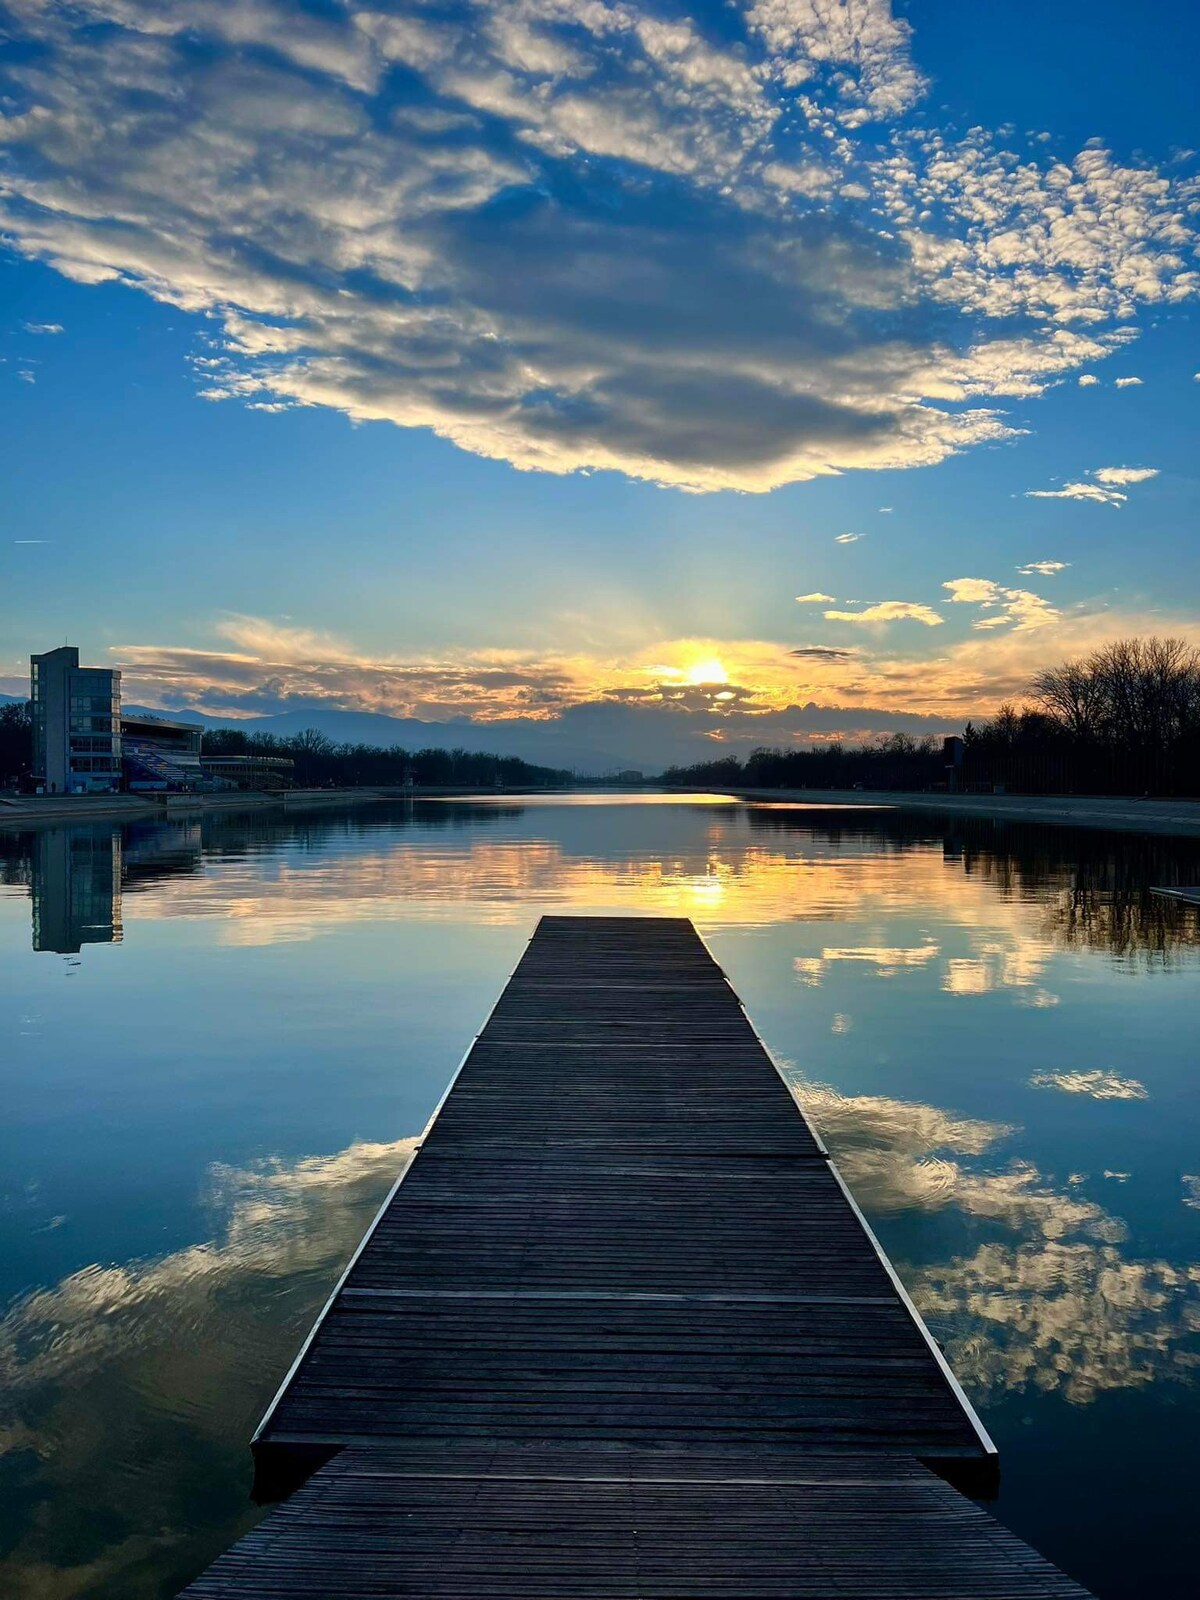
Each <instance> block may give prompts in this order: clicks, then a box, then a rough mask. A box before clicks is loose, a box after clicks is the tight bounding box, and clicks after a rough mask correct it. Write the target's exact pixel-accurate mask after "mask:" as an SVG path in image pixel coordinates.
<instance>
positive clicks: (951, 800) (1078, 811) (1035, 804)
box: [723, 789, 1200, 837]
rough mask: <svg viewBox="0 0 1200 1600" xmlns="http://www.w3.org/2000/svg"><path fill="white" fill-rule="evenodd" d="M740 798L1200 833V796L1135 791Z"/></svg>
mask: <svg viewBox="0 0 1200 1600" xmlns="http://www.w3.org/2000/svg"><path fill="white" fill-rule="evenodd" d="M723 792H725V793H728V794H732V795H734V796H736V798H737V799H739V800H753V801H756V802H758V803H760V804H765V805H771V804H774V805H795V804H799V805H809V806H864V807H870V806H887V807H889V808H894V809H898V810H902V811H928V812H933V813H935V814H936V815H938V816H941V817H983V818H991V819H992V820H994V821H996V822H1058V823H1063V824H1065V825H1067V826H1068V827H1072V828H1111V829H1116V830H1117V831H1119V832H1122V833H1161V834H1175V835H1178V836H1180V837H1186V836H1193V837H1194V836H1196V835H1200V800H1178V799H1153V798H1150V797H1146V798H1139V797H1137V796H1133V795H1003V794H953V795H952V794H916V793H909V792H906V791H904V790H880V791H878V792H876V791H873V790H865V789H729V790H726V791H723Z"/></svg>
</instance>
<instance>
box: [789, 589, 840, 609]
mask: <svg viewBox="0 0 1200 1600" xmlns="http://www.w3.org/2000/svg"><path fill="white" fill-rule="evenodd" d="M796 599H797V600H798V601H799V602H800V604H801V605H802V606H807V605H821V606H823V605H833V604H834V602H835V601H836V599H837V596H836V595H832V594H821V593H820V592H819V591H818V590H814V591H813V593H812V594H798V595H797V596H796Z"/></svg>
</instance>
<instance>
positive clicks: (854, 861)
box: [0, 795, 1200, 1600]
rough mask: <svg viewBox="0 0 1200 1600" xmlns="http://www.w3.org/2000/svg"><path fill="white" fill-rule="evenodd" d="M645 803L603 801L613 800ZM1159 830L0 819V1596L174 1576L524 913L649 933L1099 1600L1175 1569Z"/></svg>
mask: <svg viewBox="0 0 1200 1600" xmlns="http://www.w3.org/2000/svg"><path fill="white" fill-rule="evenodd" d="M648 801H649V802H652V803H647V802H648ZM1198 883H1200V841H1190V840H1171V839H1168V838H1140V837H1137V836H1134V835H1130V834H1106V833H1099V832H1090V831H1087V830H1072V829H1067V828H1048V827H1047V828H1039V827H1035V826H1026V825H1015V824H1011V823H1010V824H1003V823H993V822H987V821H982V820H980V819H968V820H957V821H956V820H953V819H950V818H946V819H943V818H939V817H936V816H931V815H928V814H904V813H899V812H895V811H889V810H886V809H871V808H866V807H864V808H861V809H860V808H845V809H839V810H828V809H825V808H806V807H803V806H795V807H792V806H778V805H776V806H752V805H745V804H741V803H736V802H730V801H727V800H725V799H724V798H723V797H720V796H704V795H698V796H674V797H664V796H630V797H619V796H598V795H586V796H557V797H549V796H539V797H536V799H533V798H531V799H530V800H528V801H524V800H519V799H513V798H511V797H506V798H500V797H492V796H489V797H486V798H483V799H475V800H470V801H463V802H432V801H430V802H420V801H417V802H408V803H405V802H396V803H395V804H381V805H378V806H368V807H358V808H355V809H352V810H345V811H326V810H323V811H318V812H313V813H311V814H307V815H286V816H285V815H282V814H278V813H277V814H270V813H263V812H247V813H240V814H236V815H214V816H208V817H204V818H197V819H194V820H177V821H171V822H165V823H154V822H144V823H136V824H127V825H125V826H123V827H119V826H110V825H91V826H88V827H72V828H55V829H47V830H43V831H39V832H29V833H25V834H14V833H8V834H5V833H2V832H0V1103H2V1104H3V1108H4V1110H3V1117H2V1119H0V1307H3V1320H2V1321H0V1386H2V1389H3V1397H2V1398H0V1592H3V1594H4V1595H5V1596H6V1597H7V1596H12V1597H13V1600H73V1597H76V1596H89V1597H91V1596H97V1597H99V1596H103V1597H116V1596H121V1597H134V1600H150V1597H154V1600H157V1597H163V1596H170V1595H173V1594H174V1593H175V1592H176V1590H177V1589H179V1588H180V1587H181V1586H182V1585H183V1584H184V1583H185V1582H186V1581H187V1580H188V1579H189V1578H191V1577H192V1576H194V1575H195V1574H196V1573H197V1572H198V1571H199V1570H200V1569H201V1568H202V1567H203V1566H204V1565H205V1564H206V1563H207V1562H208V1561H209V1560H211V1559H212V1558H213V1557H214V1556H215V1555H216V1554H217V1553H218V1552H219V1551H220V1550H222V1549H223V1548H224V1547H225V1546H226V1545H227V1544H228V1543H230V1542H231V1541H232V1540H233V1539H234V1538H235V1537H237V1536H238V1535H239V1534H240V1533H241V1532H243V1531H244V1530H245V1529H246V1528H248V1527H249V1526H250V1525H251V1524H252V1523H253V1522H254V1521H255V1520H256V1518H257V1516H258V1515H259V1513H258V1512H257V1511H256V1510H255V1509H254V1508H253V1507H252V1506H251V1505H250V1504H249V1502H248V1499H247V1494H248V1488H249V1482H250V1457H249V1450H248V1441H249V1437H250V1434H251V1432H252V1431H253V1428H254V1426H255V1423H256V1422H257V1420H258V1418H259V1416H260V1415H261V1413H262V1411H263V1409H264V1408H265V1406H266V1404H267V1402H268V1401H269V1399H270V1397H271V1395H272V1394H273V1393H274V1391H275V1388H276V1387H277V1385H278V1383H279V1381H280V1379H281V1378H282V1377H283V1374H284V1372H285V1371H286V1369H287V1367H288V1364H289V1363H290V1361H291V1359H292V1356H293V1355H294V1353H295V1350H296V1348H297V1346H298V1344H299V1342H300V1340H301V1339H302V1337H303V1335H304V1333H305V1332H306V1331H307V1329H308V1326H309V1325H310V1323H311V1321H312V1319H313V1317H314V1316H315V1314H316V1312H317V1310H318V1308H319V1306H320V1305H321V1303H322V1302H323V1300H324V1299H325V1296H326V1295H327V1294H328V1292H329V1289H330V1288H331V1287H332V1284H333V1282H334V1281H335V1279H336V1278H337V1276H338V1274H339V1272H340V1270H341V1268H342V1266H343V1265H344V1263H345V1260H346V1258H347V1257H348V1255H349V1253H350V1251H351V1250H352V1249H353V1247H354V1245H355V1244H356V1243H357V1241H358V1239H359V1237H360V1236H361V1234H362V1232H363V1230H364V1228H365V1227H366V1225H367V1223H368V1222H369V1220H370V1218H371V1216H372V1215H373V1213H374V1211H375V1209H376V1207H377V1206H378V1204H379V1202H380V1200H381V1199H382V1198H383V1196H384V1194H385V1193H386V1192H387V1190H388V1188H389V1187H390V1185H391V1183H392V1182H393V1180H394V1178H395V1176H396V1174H397V1172H398V1170H399V1169H400V1167H401V1166H402V1165H403V1162H404V1161H405V1159H406V1158H407V1155H408V1153H409V1151H410V1150H411V1147H412V1143H413V1141H414V1138H415V1136H416V1135H417V1134H418V1133H419V1132H420V1130H421V1128H422V1127H423V1126H424V1124H425V1122H426V1120H427V1118H428V1117H429V1115H430V1113H431V1111H432V1110H433V1108H434V1106H435V1105H436V1103H437V1101H438V1099H439V1097H440V1096H441V1094H442V1092H443V1090H444V1089H445V1086H446V1083H447V1082H448V1080H449V1078H450V1076H451V1074H452V1072H453V1070H454V1068H455V1066H456V1065H457V1063H458V1061H459V1059H460V1058H461V1056H462V1054H463V1052H464V1051H465V1049H466V1048H467V1046H468V1045H469V1043H470V1041H471V1038H472V1036H473V1035H474V1033H475V1032H476V1030H477V1029H478V1028H479V1027H480V1026H481V1025H482V1023H483V1021H484V1019H485V1017H486V1015H487V1012H488V1010H489V1008H490V1006H491V1004H492V1002H493V1000H494V999H495V998H496V996H497V994H498V993H499V991H500V989H501V987H502V986H503V984H504V982H505V980H506V978H507V976H508V974H509V972H510V971H511V969H512V967H513V966H514V965H515V963H516V961H517V960H518V958H519V956H520V954H521V951H522V949H523V947H524V944H525V941H526V939H527V938H528V936H529V934H530V933H531V932H532V929H533V927H534V925H535V923H536V921H537V918H538V917H539V916H540V915H542V914H544V913H547V912H555V913H564V912H566V913H571V912H577V913H580V914H587V913H608V914H628V915H637V914H646V913H649V914H655V915H678V916H687V917H691V918H692V919H693V920H694V922H695V923H696V925H697V927H698V928H699V929H700V931H701V933H702V934H703V935H704V937H705V939H706V940H707V942H708V943H709V946H710V948H711V949H712V951H713V953H714V955H715V956H716V958H717V960H718V961H719V962H720V963H721V964H722V966H723V967H724V968H725V970H726V972H727V974H728V975H729V978H730V980H731V982H732V983H733V984H734V986H735V988H736V989H737V991H738V993H739V994H740V996H741V998H742V1000H743V1002H744V1003H745V1005H746V1007H747V1009H748V1011H749V1013H750V1016H751V1018H752V1019H753V1021H754V1023H755V1025H756V1027H757V1028H758V1030H759V1032H760V1033H761V1034H762V1035H763V1037H764V1039H765V1040H766V1042H767V1044H768V1045H769V1046H770V1048H771V1049H772V1051H773V1052H774V1054H775V1056H776V1059H777V1060H778V1061H779V1063H780V1065H781V1067H782V1069H783V1070H784V1071H785V1072H786V1074H787V1075H788V1077H789V1080H790V1081H791V1082H792V1083H793V1085H794V1087H795V1089H796V1092H797V1094H798V1096H799V1098H800V1099H801V1101H802V1103H803V1104H804V1106H805V1108H806V1110H807V1112H808V1114H809V1116H810V1118H811V1119H812V1120H813V1121H814V1122H815V1123H816V1124H817V1126H818V1127H819V1128H820V1129H821V1131H822V1133H823V1134H824V1136H825V1139H826V1142H827V1143H828V1144H829V1146H830V1147H831V1149H832V1151H833V1154H834V1156H835V1158H836V1159H837V1161H838V1164H839V1166H840V1168H841V1170H842V1173H843V1175H844V1176H845V1178H846V1179H847V1181H848V1183H849V1184H850V1185H851V1187H852V1189H853V1191H854V1194H855V1196H856V1198H857V1200H858V1201H859V1203H860V1205H861V1206H862V1208H863V1210H864V1211H865V1213H866V1214H867V1217H868V1219H869V1220H870V1222H871V1223H872V1225H873V1227H874V1228H875V1230H876V1232H877V1233H878V1235H879V1237H880V1239H881V1242H882V1244H883V1246H884V1248H885V1249H886V1250H887V1251H888V1253H889V1255H890V1256H891V1258H892V1260H893V1262H894V1264H895V1265H896V1267H897V1269H898V1271H899V1272H900V1275H901V1277H902V1278H903V1280H904V1282H905V1284H906V1286H907V1287H908V1289H909V1291H910V1293H911V1294H912V1296H913V1298H914V1299H915V1301H916V1302H917V1305H918V1306H919V1307H920V1309H921V1310H922V1312H923V1313H924V1315H925V1317H926V1320H927V1322H928V1324H929V1326H930V1328H931V1330H932V1331H933V1333H934V1335H935V1337H937V1338H938V1339H939V1341H940V1342H941V1343H942V1344H943V1346H944V1347H945V1349H946V1352H947V1355H948V1357H949V1359H950V1362H951V1365H952V1366H953V1367H954V1370H955V1372H956V1373H957V1375H958V1377H959V1379H960V1380H961V1381H962V1383H963V1385H964V1387H965V1389H966V1391H967V1393H968V1395H969V1396H970V1398H971V1399H972V1401H973V1402H974V1404H975V1406H976V1408H977V1409H978V1410H979V1412H980V1414H981V1416H982V1418H983V1420H984V1422H985V1424H986V1426H987V1427H988V1429H989V1430H990V1432H991V1433H992V1435H993V1437H994V1438H995V1440H996V1443H997V1445H998V1446H999V1449H1000V1456H1001V1463H1002V1471H1003V1482H1002V1487H1001V1491H1000V1495H999V1499H998V1500H997V1501H996V1503H995V1505H994V1506H993V1508H992V1509H993V1510H994V1511H995V1513H996V1514H997V1515H998V1516H999V1517H1000V1519H1001V1520H1002V1521H1004V1522H1005V1523H1007V1524H1008V1525H1009V1526H1010V1527H1012V1528H1013V1529H1014V1530H1015V1531H1016V1532H1017V1533H1018V1534H1019V1535H1021V1537H1023V1538H1025V1539H1027V1540H1028V1541H1029V1542H1031V1543H1032V1544H1034V1545H1035V1546H1036V1547H1037V1548H1038V1549H1040V1550H1041V1551H1042V1552H1043V1553H1044V1554H1045V1555H1047V1556H1049V1557H1050V1558H1051V1559H1052V1560H1054V1561H1056V1562H1057V1563H1058V1564H1059V1565H1060V1566H1062V1567H1064V1568H1065V1569H1066V1571H1067V1572H1069V1573H1070V1574H1071V1575H1072V1576H1073V1577H1076V1578H1078V1579H1079V1580H1080V1581H1082V1582H1084V1583H1085V1584H1087V1585H1088V1586H1089V1587H1091V1588H1092V1589H1093V1590H1094V1591H1095V1592H1096V1594H1097V1595H1098V1596H1100V1597H1101V1600H1124V1597H1131V1596H1134V1595H1145V1594H1148V1593H1157V1594H1163V1595H1168V1594H1184V1593H1188V1592H1190V1591H1191V1588H1192V1586H1193V1584H1194V1573H1195V1549H1194V1533H1193V1531H1192V1526H1193V1523H1194V1493H1195V1491H1194V1484H1195V1482H1196V1480H1197V1476H1198V1475H1200V1060H1198V1058H1200V1044H1198V1040H1200V910H1197V908H1195V907H1192V906H1188V905H1185V904H1182V903H1180V902H1177V901H1171V900H1168V899H1163V898H1161V897H1159V896H1155V895H1153V894H1152V893H1151V892H1150V890H1151V886H1154V885H1158V886H1164V885H1165V886H1170V885H1178V884H1198Z"/></svg>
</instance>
